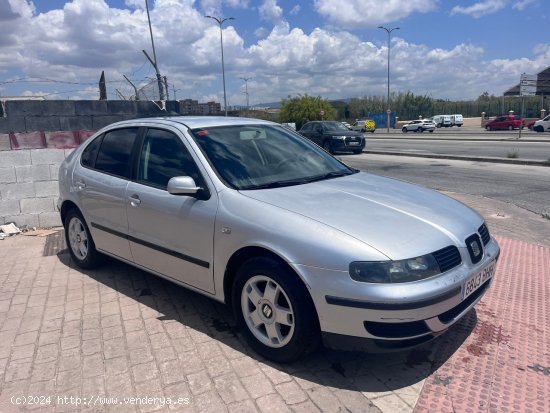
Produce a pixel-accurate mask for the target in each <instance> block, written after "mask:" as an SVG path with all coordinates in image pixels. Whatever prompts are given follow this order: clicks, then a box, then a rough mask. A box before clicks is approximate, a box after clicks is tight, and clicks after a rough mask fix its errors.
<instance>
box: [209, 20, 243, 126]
mask: <svg viewBox="0 0 550 413" xmlns="http://www.w3.org/2000/svg"><path fill="white" fill-rule="evenodd" d="M204 17H206V18H208V19H212V20H215V21H216V23H218V25H219V26H220V46H221V49H222V78H223V107H224V109H225V116H227V94H226V92H225V64H224V61H223V30H222V24H223V22H225V21H227V20H235V18H234V17H225V18H222V17H215V16H204Z"/></svg>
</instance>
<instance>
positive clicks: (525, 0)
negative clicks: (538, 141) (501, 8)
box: [512, 0, 537, 11]
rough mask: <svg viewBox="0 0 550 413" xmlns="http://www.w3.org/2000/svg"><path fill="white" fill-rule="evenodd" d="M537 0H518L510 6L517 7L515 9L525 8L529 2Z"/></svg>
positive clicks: (532, 2)
mask: <svg viewBox="0 0 550 413" xmlns="http://www.w3.org/2000/svg"><path fill="white" fill-rule="evenodd" d="M536 1H537V0H520V1H518V2H516V3H515V4H514V5H513V6H512V8H514V9H517V10H520V11H521V10H525V9H526V8H527V6H530V5H531V4H534V3H536Z"/></svg>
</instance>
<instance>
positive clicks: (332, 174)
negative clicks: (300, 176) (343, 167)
mask: <svg viewBox="0 0 550 413" xmlns="http://www.w3.org/2000/svg"><path fill="white" fill-rule="evenodd" d="M357 172H359V170H357V169H352V170H350V171H338V172H336V171H334V172H328V173H326V174H323V175H317V176H312V177H310V178H307V182H315V181H324V180H325V179H332V178H339V177H341V176H348V175H352V174H355V173H357Z"/></svg>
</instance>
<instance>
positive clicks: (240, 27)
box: [0, 0, 550, 105]
mask: <svg viewBox="0 0 550 413" xmlns="http://www.w3.org/2000/svg"><path fill="white" fill-rule="evenodd" d="M149 7H150V12H151V21H152V25H153V33H154V36H155V45H156V51H157V59H158V64H159V68H160V71H161V73H162V74H163V75H166V76H167V78H168V83H169V89H170V98H173V97H174V92H175V94H176V95H177V98H178V99H183V98H192V99H198V100H199V101H208V100H216V101H223V88H222V80H221V54H220V31H219V26H218V25H217V24H216V23H215V22H214V21H213V20H211V19H207V18H205V17H204V16H205V15H214V16H223V17H234V20H230V21H227V22H225V23H224V25H223V28H224V30H223V39H224V51H225V72H226V81H227V96H228V104H229V105H242V104H244V103H245V101H246V100H245V94H244V89H245V86H244V85H245V83H244V81H243V80H241V79H240V78H242V77H246V78H251V79H250V80H249V81H248V91H249V96H250V103H251V104H258V103H261V102H273V101H279V100H280V99H281V98H284V97H286V96H288V95H296V94H304V93H308V94H310V95H320V96H323V97H327V98H331V99H335V98H348V97H359V96H370V95H385V91H386V86H387V83H386V82H387V80H386V79H387V78H386V76H387V40H388V36H387V33H386V32H385V31H384V30H381V29H378V28H377V27H378V26H381V25H383V26H386V27H388V28H393V27H400V29H399V30H396V31H394V32H393V33H392V37H391V89H392V91H404V92H405V91H412V92H413V93H415V94H428V95H431V96H432V97H434V98H442V99H469V98H476V97H477V96H479V95H480V94H481V93H482V92H484V91H488V92H489V93H492V94H495V95H500V94H502V92H503V91H504V90H506V89H507V88H509V87H511V86H513V85H514V84H517V83H518V82H519V77H520V74H521V73H533V74H534V73H537V72H538V71H540V70H542V69H544V68H545V67H548V66H550V37H549V36H548V33H549V30H548V27H550V10H549V9H548V0H384V1H382V0H149ZM0 27H1V28H2V35H1V36H0V96H21V95H42V96H46V97H47V98H48V99H67V98H70V99H97V98H98V92H97V82H98V80H99V76H100V74H101V71H102V70H104V71H105V75H106V80H107V91H108V97H109V99H117V98H118V97H117V96H118V92H119V93H120V94H121V95H123V96H130V95H132V93H133V92H132V88H131V86H130V85H129V83H128V82H126V81H125V80H124V77H123V75H126V76H127V77H128V78H129V79H130V80H132V81H133V82H134V83H135V84H136V85H137V86H138V87H141V86H143V85H145V84H146V83H149V82H150V81H151V80H152V79H154V75H155V72H154V69H153V68H152V67H151V65H150V64H149V62H148V61H147V59H146V57H145V56H144V54H143V53H142V49H145V50H147V51H148V52H149V53H150V54H151V55H152V53H151V42H150V37H149V31H148V26H147V14H146V11H145V0H70V1H65V0H33V1H31V0H0ZM117 89H118V92H117Z"/></svg>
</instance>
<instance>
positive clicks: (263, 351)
mask: <svg viewBox="0 0 550 413" xmlns="http://www.w3.org/2000/svg"><path fill="white" fill-rule="evenodd" d="M233 310H234V312H235V316H236V318H237V322H238V324H239V327H240V329H241V331H242V333H243V335H244V337H245V339H246V340H247V342H248V343H249V344H250V346H251V347H252V348H253V349H254V350H255V351H256V352H257V353H258V354H260V355H262V356H264V357H266V358H268V359H270V360H273V361H276V362H290V361H293V360H296V359H298V358H300V357H302V356H303V355H305V354H307V353H308V352H310V351H313V350H314V349H315V348H316V347H317V344H318V343H319V341H320V340H319V337H320V332H319V322H318V320H317V316H316V313H315V309H314V306H313V302H312V301H311V298H310V296H309V292H308V291H307V289H306V288H305V286H304V284H303V283H302V282H301V280H299V279H298V276H297V275H296V274H295V273H294V272H292V271H291V270H290V269H289V268H288V267H286V266H285V265H284V264H283V263H281V262H279V261H278V260H275V259H273V258H269V257H258V258H252V259H250V260H248V261H246V262H245V263H244V264H243V265H242V266H241V268H239V270H238V272H237V276H236V278H235V283H234V287H233Z"/></svg>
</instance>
